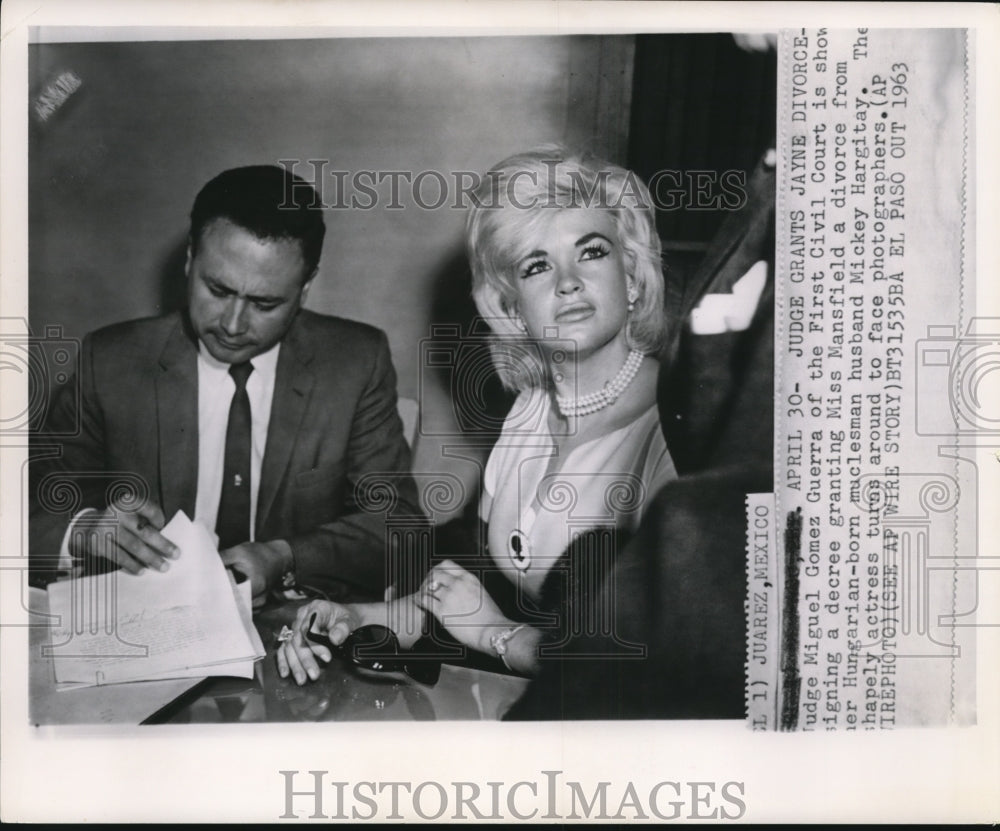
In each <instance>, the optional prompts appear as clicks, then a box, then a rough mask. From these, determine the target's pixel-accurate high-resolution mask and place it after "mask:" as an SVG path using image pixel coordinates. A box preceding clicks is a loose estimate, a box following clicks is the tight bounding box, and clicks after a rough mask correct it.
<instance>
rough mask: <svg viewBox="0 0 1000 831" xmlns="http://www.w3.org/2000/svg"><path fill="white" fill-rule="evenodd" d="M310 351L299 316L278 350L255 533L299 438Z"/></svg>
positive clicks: (308, 393)
mask: <svg viewBox="0 0 1000 831" xmlns="http://www.w3.org/2000/svg"><path fill="white" fill-rule="evenodd" d="M311 360H312V350H311V349H310V348H309V346H308V344H307V343H306V341H305V338H304V337H303V334H302V322H301V318H299V319H298V320H296V321H295V323H294V324H293V325H292V328H291V329H290V330H289V332H288V334H287V335H286V336H285V339H284V340H283V341H282V343H281V351H280V352H279V353H278V367H277V371H276V374H275V379H274V397H273V399H272V401H271V420H270V422H269V423H268V427H267V446H266V447H265V449H264V462H263V465H262V469H261V476H260V489H259V491H258V495H257V523H256V524H257V533H258V534H259V533H260V530H261V529H262V528H264V527H265V524H266V523H267V520H268V517H269V515H270V513H271V510H272V508H273V507H274V501H275V497H276V496H277V494H278V490H279V487H280V485H281V481H282V478H283V477H284V475H285V470H286V469H287V468H288V462H289V460H290V459H291V455H292V450H293V449H294V447H295V445H296V442H297V440H298V436H299V431H300V429H301V425H302V418H303V416H304V415H305V412H306V407H307V406H308V405H309V398H310V396H311V395H312V391H313V385H314V383H315V380H316V379H315V376H314V375H313V373H312V370H311V369H310V368H309V363H310V361H311Z"/></svg>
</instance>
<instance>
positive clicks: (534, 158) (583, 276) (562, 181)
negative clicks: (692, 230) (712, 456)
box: [277, 146, 676, 683]
mask: <svg viewBox="0 0 1000 831" xmlns="http://www.w3.org/2000/svg"><path fill="white" fill-rule="evenodd" d="M473 201H474V204H473V207H472V209H471V211H470V214H469V217H468V221H467V225H466V237H467V244H468V251H469V259H470V263H471V266H472V274H473V296H474V299H475V302H476V306H477V307H478V309H479V312H480V314H481V315H482V316H483V317H484V318H485V319H486V320H487V321H488V322H489V324H490V326H491V328H492V330H493V335H494V338H493V343H492V350H493V358H494V365H495V367H496V369H497V372H498V373H499V375H500V378H501V380H502V381H503V383H504V385H505V386H506V387H507V388H508V389H511V390H514V391H516V392H517V393H518V397H517V400H516V401H515V403H514V406H513V407H512V409H511V412H510V414H509V415H508V417H507V420H506V422H505V424H504V428H503V431H502V433H501V436H500V438H499V440H498V442H497V444H496V446H495V447H494V448H493V451H492V452H491V454H490V458H489V461H488V462H487V466H486V470H485V475H484V482H483V492H482V499H481V502H480V517H481V519H482V520H483V522H484V523H485V527H486V537H487V540H488V545H487V547H486V548H487V550H486V551H485V552H482V554H484V555H485V558H484V563H485V565H484V568H483V569H478V568H477V569H472V570H470V569H469V568H466V567H464V566H463V565H461V564H460V563H459V562H456V560H461V562H463V563H465V564H466V565H468V564H469V560H468V559H466V558H465V557H462V558H459V557H454V558H452V559H447V560H444V561H442V562H438V563H436V564H435V565H434V566H433V567H432V568H431V569H430V571H429V572H428V574H427V575H426V577H425V579H424V580H423V583H422V584H421V586H420V588H419V590H417V591H416V592H414V593H411V594H409V595H406V596H404V597H400V598H398V599H396V600H393V601H391V602H389V603H384V604H382V603H375V604H348V605H341V604H335V603H330V602H327V601H313V602H311V603H309V604H307V605H306V606H304V607H303V608H302V609H300V610H299V612H298V615H297V618H296V624H295V627H294V634H293V636H292V638H291V639H290V640H288V641H286V642H285V643H283V644H282V646H281V648H280V650H279V652H278V657H277V660H278V669H279V672H280V674H281V675H282V676H288V675H289V674H291V675H292V676H293V677H294V678H295V679H296V681H297V682H298V683H304V682H305V680H306V679H307V678H312V679H315V678H317V677H318V675H319V665H318V664H317V661H316V659H317V658H319V659H320V660H321V661H329V660H330V658H331V653H330V650H329V649H328V648H327V647H326V646H325V645H321V644H317V643H314V642H310V641H309V640H307V639H306V637H305V634H306V631H307V630H308V629H309V627H310V625H312V629H313V631H318V632H320V633H325V634H326V635H328V637H329V639H330V641H331V642H332V643H334V644H339V643H341V642H343V641H344V639H345V638H346V637H347V636H348V634H349V633H350V632H352V631H354V630H355V629H357V628H359V627H361V626H364V625H366V624H380V625H383V626H388V627H389V628H390V629H391V630H393V632H394V633H395V635H396V636H397V638H398V640H399V643H400V645H401V646H402V647H403V648H408V647H410V646H412V644H413V643H415V642H416V640H417V639H418V638H419V637H420V636H421V634H422V631H423V627H422V623H421V621H422V618H423V617H424V613H425V612H426V613H429V614H430V615H433V616H434V617H435V618H436V619H437V620H438V621H439V623H440V624H441V626H443V627H444V629H445V630H447V632H448V633H449V634H450V635H451V636H452V637H453V638H454V639H455V640H457V641H458V642H459V643H460V644H462V645H464V646H465V647H467V648H469V649H472V650H474V651H476V652H479V653H484V654H485V655H488V656H493V657H495V658H498V659H500V660H502V661H503V663H504V664H505V665H506V667H507V668H508V669H509V670H510V671H513V672H516V673H520V674H524V675H532V674H534V673H535V672H537V669H538V663H539V649H538V647H539V644H540V643H542V641H543V639H551V632H547V631H546V628H545V627H544V626H543V625H542V624H541V623H540V621H543V620H544V619H545V618H544V616H541V617H540V616H539V615H537V614H534V612H535V610H545V609H546V607H549V608H551V607H553V606H556V605H559V603H558V602H555V603H553V602H552V597H553V591H552V585H553V584H554V581H556V576H557V575H560V576H561V577H563V578H565V576H566V569H567V565H566V560H567V558H566V551H567V549H569V548H572V547H573V544H574V541H575V540H577V539H578V538H579V537H580V536H581V535H584V537H586V536H587V535H589V534H591V533H592V532H602V531H603V532H613V533H612V534H611V535H610V537H605V539H611V540H617V539H618V538H619V537H618V535H620V534H621V533H622V532H625V533H627V532H629V531H631V530H634V528H635V527H636V526H637V525H638V522H639V519H640V517H641V515H642V511H643V508H644V506H645V503H646V501H647V499H648V498H652V496H653V495H654V494H655V493H656V491H657V490H659V488H660V487H661V486H662V485H663V484H665V483H666V482H668V481H670V480H671V479H673V478H676V472H675V470H674V466H673V462H672V460H671V458H670V455H669V453H668V452H667V448H666V444H665V443H664V440H663V436H662V433H661V428H660V421H659V416H658V412H657V408H656V379H657V373H658V365H657V362H656V360H655V358H654V357H652V356H653V355H655V354H656V352H657V350H658V349H659V347H660V345H661V343H662V341H663V338H664V335H665V332H664V327H665V317H664V312H663V291H664V288H663V273H662V269H661V264H660V243H659V239H658V237H657V235H656V226H655V222H654V215H653V207H652V200H651V197H650V194H649V192H648V190H647V189H646V187H645V185H644V184H643V183H642V182H641V181H640V180H639V179H638V177H636V176H635V175H634V174H632V173H631V172H629V171H627V170H625V169H623V168H621V167H618V166H616V165H613V164H610V163H607V162H604V161H600V160H598V159H594V158H591V157H586V156H582V155H579V154H574V153H571V152H569V151H567V150H565V149H563V148H561V147H554V146H553V147H543V148H539V149H536V150H532V151H529V152H526V153H520V154H517V155H515V156H511V157H510V158H508V159H505V160H504V161H502V162H500V163H499V164H498V165H496V166H494V167H493V168H492V169H491V170H490V171H489V173H488V174H487V176H486V177H485V178H484V180H483V182H482V184H481V186H480V187H479V189H478V190H477V191H476V193H475V194H474V200H473ZM597 539H598V540H599V539H600V536H598V537H597ZM597 545H598V547H600V543H598V544H597ZM598 556H603V555H601V554H600V552H598ZM473 559H474V557H473ZM607 566H608V564H607V563H605V564H604V566H603V567H601V568H603V569H606V568H607ZM593 567H594V566H593V564H591V565H588V566H587V570H588V571H589V570H592V568H593ZM484 571H489V572H491V573H492V574H493V575H494V576H496V575H499V576H500V578H501V579H500V581H499V583H500V584H502V583H504V582H506V584H507V588H513V589H514V595H515V596H516V602H514V603H505V604H499V603H498V602H497V600H496V599H495V595H496V594H497V592H495V591H494V592H492V593H491V592H490V591H488V590H487V589H486V588H484V585H483V582H484V581H483V579H481V578H482V576H483V574H484ZM574 579H576V577H574V576H573V575H570V581H572V580H574ZM494 584H497V581H494ZM564 585H565V583H564ZM501 588H502V585H501ZM556 593H558V590H557V591H556ZM564 600H565V598H564ZM570 601H571V602H572V598H570ZM562 605H563V608H562V616H563V617H566V616H567V614H566V613H567V610H566V608H565V602H564V603H563V604H562ZM570 616H572V615H570ZM561 626H562V629H563V630H565V626H566V621H562V623H561ZM550 628H551V627H550ZM555 628H556V629H559V628H560V626H559V625H557V626H556V627H555Z"/></svg>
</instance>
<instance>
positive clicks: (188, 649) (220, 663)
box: [49, 512, 263, 684]
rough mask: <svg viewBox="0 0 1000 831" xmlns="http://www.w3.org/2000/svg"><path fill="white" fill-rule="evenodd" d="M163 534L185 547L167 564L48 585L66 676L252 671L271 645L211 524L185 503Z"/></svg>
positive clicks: (91, 679) (117, 678)
mask: <svg viewBox="0 0 1000 831" xmlns="http://www.w3.org/2000/svg"><path fill="white" fill-rule="evenodd" d="M162 533H163V535H164V536H165V537H166V538H167V539H169V540H170V541H171V542H173V543H174V544H176V545H177V546H178V548H180V550H181V555H180V557H178V558H177V559H176V560H173V561H172V562H171V564H170V569H169V570H168V571H166V572H163V573H160V572H153V571H148V570H147V571H145V572H143V573H142V574H140V575H131V574H127V573H125V572H121V571H118V572H114V573H112V574H105V575H97V576H93V577H84V578H80V579H77V580H68V581H65V582H61V583H53V584H52V585H51V586H50V587H49V606H50V609H51V611H52V613H53V615H56V616H57V619H58V623H57V625H55V626H54V627H53V630H52V632H51V643H52V656H53V661H54V665H55V673H56V680H57V681H58V682H59V683H66V682H76V683H86V684H112V683H119V682H123V681H141V680H150V679H159V678H178V677H194V676H199V675H220V674H222V675H230V674H236V675H239V676H241V677H250V675H252V672H253V670H252V664H253V661H254V660H255V659H256V658H258V657H260V656H261V655H262V654H263V648H262V645H261V644H260V641H259V638H258V639H256V641H257V642H256V643H254V638H252V637H251V635H250V634H249V632H248V629H249V631H253V626H252V623H249V624H248V623H247V611H248V610H247V608H246V606H247V604H241V603H238V602H237V599H236V597H235V595H234V592H233V588H232V584H231V582H230V581H231V578H230V576H229V575H228V573H227V572H226V569H225V568H224V567H223V565H222V561H221V560H220V558H219V555H218V552H217V551H216V548H215V545H214V542H213V540H212V537H211V535H210V533H209V532H208V531H207V530H206V529H205V528H203V527H202V526H201V525H199V524H196V523H193V522H191V521H190V520H189V519H188V518H187V517H186V516H185V515H184V514H183V513H181V512H178V513H177V514H176V515H175V516H174V518H173V519H172V520H171V521H170V522H169V523H168V524H167V525H166V526H165V527H164V529H163V532H162ZM241 605H243V607H244V608H243V611H242V613H241V609H240V606H241ZM248 673H249V674H248Z"/></svg>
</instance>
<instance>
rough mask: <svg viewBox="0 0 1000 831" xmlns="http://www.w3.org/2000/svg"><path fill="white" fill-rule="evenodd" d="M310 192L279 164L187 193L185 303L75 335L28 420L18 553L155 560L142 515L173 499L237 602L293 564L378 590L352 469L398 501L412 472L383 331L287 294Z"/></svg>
mask: <svg viewBox="0 0 1000 831" xmlns="http://www.w3.org/2000/svg"><path fill="white" fill-rule="evenodd" d="M320 206H321V202H320V200H319V198H318V196H317V195H316V193H315V191H314V190H313V188H312V187H311V186H309V185H308V184H307V183H306V182H304V181H302V180H301V179H299V178H298V177H296V176H294V175H292V174H291V173H289V172H288V171H286V170H284V169H282V168H279V167H270V166H258V167H244V168H236V169H234V170H228V171H226V172H224V173H222V174H220V175H219V176H217V177H216V178H215V179H213V180H212V181H211V182H209V183H208V184H207V185H205V187H204V188H203V189H202V190H201V192H200V193H199V194H198V196H197V198H196V200H195V203H194V206H193V209H192V211H191V230H190V237H189V240H188V251H187V264H186V275H187V300H188V304H187V308H186V309H185V310H184V311H181V312H175V313H172V314H168V315H164V316H161V317H156V318H149V319H144V320H136V321H129V322H126V323H121V324H117V325H113V326H109V327H107V328H104V329H101V330H99V331H97V332H94V333H91V334H90V335H88V336H87V337H86V338H84V341H83V345H82V349H81V362H80V373H79V377H78V379H77V381H76V383H71V384H69V385H66V386H65V387H63V388H62V389H61V390H60V391H59V393H57V395H56V397H55V399H54V401H53V404H52V407H51V408H50V413H49V417H48V419H47V423H46V426H45V427H44V428H43V430H42V431H41V433H40V434H39V435H36V436H35V440H34V442H33V444H34V449H33V462H32V466H31V478H32V482H31V496H32V500H31V502H32V511H31V519H30V535H31V559H32V563H33V567H35V568H36V569H45V567H46V566H48V567H49V568H50V569H51V566H52V565H53V564H54V563H55V561H56V559H57V556H58V560H59V562H60V563H61V564H62V565H65V564H66V562H67V558H68V557H69V558H76V559H77V560H80V561H83V562H84V563H86V564H88V565H91V566H92V565H93V564H94V563H95V562H98V563H100V562H104V561H108V562H104V565H105V566H110V567H115V566H117V567H121V568H124V569H125V570H127V571H129V572H132V573H138V572H140V571H143V570H145V569H156V570H161V571H162V570H166V569H168V568H169V567H170V561H171V560H172V559H173V558H175V557H177V556H178V554H179V552H177V551H176V549H175V547H174V546H173V545H172V544H171V543H170V542H169V541H168V540H166V539H165V538H164V537H163V536H162V534H160V530H161V529H162V527H163V525H164V523H165V521H166V520H167V519H169V518H170V517H171V516H173V514H174V513H175V512H176V511H178V510H183V511H185V513H186V514H187V515H188V516H189V517H193V518H194V519H195V520H200V521H201V522H203V523H205V524H206V525H207V526H208V527H209V528H211V529H214V530H215V531H216V533H217V534H218V536H219V549H220V553H221V557H222V560H223V562H224V563H225V564H226V565H227V566H229V567H232V568H233V569H234V570H236V571H238V572H240V573H242V574H244V575H245V576H247V577H248V578H249V579H250V582H251V586H252V590H253V595H254V601H255V605H260V603H262V602H263V601H264V600H265V599H266V597H267V596H268V594H269V593H270V592H271V591H272V590H274V589H277V588H280V587H281V586H283V585H286V586H287V585H290V584H292V582H293V581H294V582H295V583H297V584H298V585H301V586H310V587H314V588H318V589H320V590H322V591H324V592H326V593H327V594H328V595H329V596H331V597H340V598H348V597H373V596H379V597H380V596H381V592H382V591H383V589H384V588H385V582H386V560H385V552H386V549H387V546H386V538H385V514H384V513H383V514H381V515H379V514H377V513H370V512H366V511H365V510H363V507H362V506H361V505H359V498H358V493H359V491H357V490H356V486H357V485H358V483H359V481H361V480H363V479H365V481H366V482H371V481H372V478H371V477H377V478H381V479H383V480H384V481H387V482H389V483H390V484H391V485H392V487H393V488H394V489H395V491H396V502H395V511H397V512H398V514H412V515H413V516H418V515H419V509H418V508H416V507H415V506H416V504H417V499H416V488H415V485H414V483H413V481H412V478H411V477H410V476H409V467H410V453H409V448H408V446H407V444H406V440H405V439H404V437H403V430H402V424H401V422H400V419H399V417H398V414H397V411H396V377H395V372H394V370H393V367H392V362H391V359H390V355H389V349H388V343H387V340H386V337H385V334H384V333H383V332H381V331H380V330H378V329H375V328H373V327H371V326H367V325H365V324H362V323H357V322H353V321H348V320H344V319H342V318H336V317H329V316H323V315H318V314H315V313H312V312H309V311H307V310H305V309H303V308H302V304H303V302H304V300H305V298H306V296H307V294H308V292H309V289H310V287H311V286H312V282H313V279H314V278H315V276H316V273H317V270H318V264H319V258H320V253H321V251H322V245H323V237H324V233H325V227H324V223H323V215H322V209H321V207H320ZM46 435H48V436H50V437H52V438H49V439H47V438H46ZM56 437H57V438H56ZM366 477H368V478H367V479H366ZM123 485H124V487H123ZM67 494H70V498H68V499H62V498H61V497H63V496H66V495H67ZM94 529H97V532H95V530H94ZM107 529H111V530H112V531H113V533H107Z"/></svg>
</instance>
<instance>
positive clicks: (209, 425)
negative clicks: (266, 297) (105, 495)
mask: <svg viewBox="0 0 1000 831" xmlns="http://www.w3.org/2000/svg"><path fill="white" fill-rule="evenodd" d="M280 349H281V344H280V343H277V344H275V345H274V346H272V347H271V348H270V349H269V350H267V352H264V353H262V354H260V355H257V356H256V357H255V358H253V359H252V360H251V361H250V363H251V364H253V372H251V373H250V377H249V378H248V379H247V397H248V398H249V399H250V433H251V439H250V527H249V528H248V529H247V539H248V540H250V541H251V542H252V541H253V540H254V527H255V526H256V524H257V494H258V492H259V491H260V472H261V467H262V466H263V463H264V449H265V447H266V446H267V427H268V425H269V424H270V422H271V401H272V399H273V398H274V379H275V376H276V375H277V370H278V352H279V350H280ZM235 392H236V382H235V381H234V380H233V378H232V376H231V375H230V374H229V364H224V363H222V362H221V361H217V360H216V359H215V358H213V357H212V356H211V355H210V354H209V352H208V350H207V349H205V346H204V344H201V343H199V344H198V491H197V493H196V495H195V508H194V517H193V519H194V520H195V521H196V522H201V523H202V524H203V525H204V526H205V527H206V528H208V530H209V531H210V532H212V534H214V533H215V522H216V519H217V518H218V514H219V501H220V500H221V498H222V473H223V468H224V466H225V455H226V427H227V426H228V424H229V405H230V404H231V403H232V400H233V394H234V393H235ZM168 452H169V451H168ZM93 510H94V509H93V508H84V509H83V510H82V511H80V512H79V513H77V514H76V516H74V517H73V519H72V520H71V521H70V523H69V526H68V527H67V528H66V533H65V534H64V535H63V540H62V546H61V548H60V551H59V568H61V569H64V570H68V569H70V568H71V567H72V562H73V558H72V557H71V556H70V553H69V540H70V534H71V533H72V531H73V526H74V525H75V524H76V521H77V520H78V519H79V518H80V517H81V516H83V515H84V514H87V513H90V512H91V511H93ZM164 520H165V521H166V522H169V521H170V517H164Z"/></svg>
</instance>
